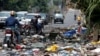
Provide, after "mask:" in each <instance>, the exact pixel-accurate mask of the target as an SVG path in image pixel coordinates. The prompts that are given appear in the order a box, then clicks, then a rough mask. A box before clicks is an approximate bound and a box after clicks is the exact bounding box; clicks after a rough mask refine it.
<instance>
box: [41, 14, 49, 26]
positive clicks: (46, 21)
mask: <svg viewBox="0 0 100 56" xmlns="http://www.w3.org/2000/svg"><path fill="white" fill-rule="evenodd" d="M40 16H41V19H42V20H43V21H44V24H45V25H47V24H48V23H49V21H50V19H49V18H48V15H47V14H46V13H40Z"/></svg>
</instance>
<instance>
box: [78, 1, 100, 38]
mask: <svg viewBox="0 0 100 56" xmlns="http://www.w3.org/2000/svg"><path fill="white" fill-rule="evenodd" d="M76 2H77V8H80V9H81V10H82V11H83V12H84V14H85V15H86V21H87V27H88V30H89V31H88V32H89V33H90V31H91V30H92V31H93V32H94V38H97V35H98V31H99V29H100V19H99V18H100V16H99V15H100V0H77V1H76Z"/></svg>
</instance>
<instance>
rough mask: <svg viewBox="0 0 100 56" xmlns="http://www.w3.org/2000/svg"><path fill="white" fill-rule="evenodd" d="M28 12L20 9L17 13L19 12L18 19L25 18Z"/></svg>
mask: <svg viewBox="0 0 100 56" xmlns="http://www.w3.org/2000/svg"><path fill="white" fill-rule="evenodd" d="M26 13H28V12H27V11H18V12H17V13H16V14H17V17H16V19H18V20H19V21H21V20H22V19H24V17H25V14H26Z"/></svg>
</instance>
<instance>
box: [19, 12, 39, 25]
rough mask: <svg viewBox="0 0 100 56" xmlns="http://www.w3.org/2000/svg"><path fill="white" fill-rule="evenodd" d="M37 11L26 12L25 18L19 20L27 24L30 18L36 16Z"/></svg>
mask: <svg viewBox="0 0 100 56" xmlns="http://www.w3.org/2000/svg"><path fill="white" fill-rule="evenodd" d="M38 15H39V14H38V13H26V14H25V18H24V19H22V20H21V21H20V23H21V24H29V23H30V21H31V19H34V18H35V16H38Z"/></svg>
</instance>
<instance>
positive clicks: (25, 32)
mask: <svg viewBox="0 0 100 56" xmlns="http://www.w3.org/2000/svg"><path fill="white" fill-rule="evenodd" d="M30 30H31V26H30V25H22V29H21V32H22V35H25V36H29V35H30V34H31V33H30Z"/></svg>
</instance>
